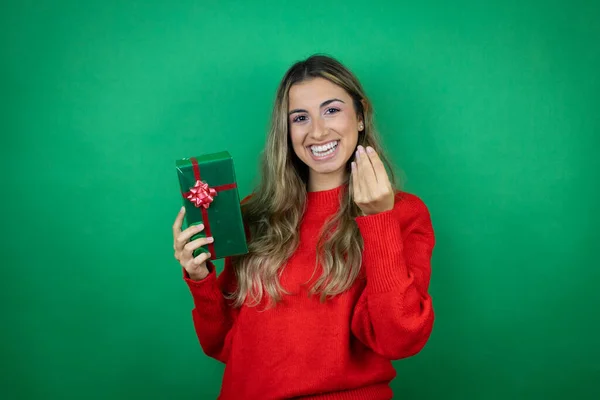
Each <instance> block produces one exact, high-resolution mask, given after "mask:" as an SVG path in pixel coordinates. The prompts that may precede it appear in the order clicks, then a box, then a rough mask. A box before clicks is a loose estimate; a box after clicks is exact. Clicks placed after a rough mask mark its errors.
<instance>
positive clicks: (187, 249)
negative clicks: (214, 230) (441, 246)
mask: <svg viewBox="0 0 600 400" xmlns="http://www.w3.org/2000/svg"><path fill="white" fill-rule="evenodd" d="M184 216H185V208H184V207H181V210H180V211H179V214H177V218H175V223H174V224H173V249H174V250H175V259H176V260H177V261H179V263H180V264H181V266H182V267H183V268H184V269H185V271H186V272H187V273H188V275H189V276H190V279H192V280H195V281H199V280H202V279H204V278H206V277H207V276H208V273H209V271H208V267H207V266H206V261H207V260H208V259H209V258H210V253H207V252H203V253H200V254H199V255H198V257H195V258H194V250H196V249H197V248H199V247H202V246H206V245H207V244H209V243H212V242H213V238H212V237H209V238H205V237H202V238H198V239H196V240H193V241H191V242H190V238H191V237H192V236H194V235H195V234H197V233H198V232H202V231H203V230H204V225H203V224H199V225H192V226H190V227H189V228H187V229H185V230H184V231H182V230H181V226H182V224H183V217H184Z"/></svg>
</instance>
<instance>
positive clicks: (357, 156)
mask: <svg viewBox="0 0 600 400" xmlns="http://www.w3.org/2000/svg"><path fill="white" fill-rule="evenodd" d="M359 157H360V156H359V155H358V151H356V159H357V160H358V159H359Z"/></svg>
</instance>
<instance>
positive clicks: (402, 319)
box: [173, 56, 435, 400]
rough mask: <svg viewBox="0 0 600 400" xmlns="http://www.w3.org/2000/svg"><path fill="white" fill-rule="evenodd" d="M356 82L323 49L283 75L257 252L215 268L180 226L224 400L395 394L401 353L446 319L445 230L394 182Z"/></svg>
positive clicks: (179, 241)
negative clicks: (439, 270) (434, 277)
mask: <svg viewBox="0 0 600 400" xmlns="http://www.w3.org/2000/svg"><path fill="white" fill-rule="evenodd" d="M372 118H373V110H372V107H371V104H370V103H369V100H368V99H367V97H366V95H365V93H364V91H363V89H362V87H361V85H360V83H359V82H358V80H357V79H356V77H355V76H354V75H353V74H352V73H351V72H350V71H349V70H348V69H346V68H345V67H344V66H343V65H341V64H340V63H339V62H338V61H336V60H335V59H332V58H329V57H325V56H312V57H310V58H308V59H306V60H305V61H303V62H298V63H296V64H295V65H293V66H292V67H291V68H290V69H289V71H288V72H287V73H286V74H285V76H284V77H283V79H282V81H281V84H280V86H279V89H278V91H277V96H276V100H275V106H274V110H273V114H272V126H271V129H270V132H269V136H268V139H267V143H266V148H265V150H264V155H263V161H262V181H261V183H260V184H259V185H258V187H257V188H256V189H255V190H254V192H253V194H252V195H250V196H248V197H247V198H246V199H244V200H243V201H242V212H243V215H244V221H245V224H246V226H247V234H248V241H249V243H248V245H249V253H248V254H247V255H244V256H241V257H233V258H230V259H226V260H225V263H224V270H223V272H222V273H221V274H219V276H218V277H217V275H216V273H215V268H214V266H213V265H212V264H211V263H210V261H207V258H208V256H207V255H206V254H201V255H199V256H198V257H196V258H195V259H194V258H193V256H192V252H193V250H194V249H196V248H198V247H201V246H205V245H206V244H208V243H209V241H211V240H212V239H210V238H209V239H197V240H194V241H190V238H191V237H192V235H194V234H196V233H198V232H199V231H201V230H202V229H203V227H202V226H200V227H190V228H187V229H185V230H184V231H182V230H181V226H182V221H183V217H184V215H183V213H184V211H183V210H182V211H181V212H180V213H179V215H178V216H177V218H176V220H175V223H174V225H173V234H174V248H175V258H176V259H177V260H178V261H179V262H180V264H181V266H182V267H183V274H184V280H185V282H186V283H187V285H188V287H189V289H190V291H191V293H192V296H193V300H194V306H195V307H194V309H193V311H192V316H193V322H194V327H195V329H196V333H197V335H198V338H199V341H200V345H201V346H202V348H203V350H204V352H205V353H206V354H207V355H208V356H210V357H213V358H215V359H217V360H219V361H222V362H223V363H225V372H224V376H223V383H222V388H221V395H220V398H221V399H236V400H238V399H244V400H245V399H261V400H266V399H287V398H305V399H390V398H392V391H391V389H390V386H389V383H390V381H391V380H392V379H393V378H394V377H395V376H396V372H395V370H394V368H393V366H392V363H391V360H398V359H401V358H406V357H410V356H412V355H414V354H416V353H418V352H419V351H420V350H421V349H422V348H423V346H424V345H425V343H426V342H427V340H428V338H429V336H430V333H431V330H432V326H433V320H434V313H433V308H432V302H431V298H430V296H429V294H428V287H429V279H430V272H431V265H430V260H431V255H432V251H433V247H434V242H435V239H434V232H433V228H432V224H431V220H430V216H429V212H428V210H427V207H426V206H425V204H424V203H423V202H422V201H421V200H420V199H419V198H418V197H416V196H415V195H412V194H408V193H405V192H401V191H399V190H396V189H395V183H394V176H393V173H392V169H391V168H390V167H389V164H388V163H387V161H386V158H385V156H384V154H383V152H382V149H381V146H380V144H379V141H378V138H377V135H376V131H375V127H374V125H373V119H372Z"/></svg>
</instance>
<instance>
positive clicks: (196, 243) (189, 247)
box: [181, 237, 214, 259]
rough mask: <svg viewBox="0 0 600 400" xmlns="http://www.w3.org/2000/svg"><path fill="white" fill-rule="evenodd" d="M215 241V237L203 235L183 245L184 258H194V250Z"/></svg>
mask: <svg viewBox="0 0 600 400" xmlns="http://www.w3.org/2000/svg"><path fill="white" fill-rule="evenodd" d="M213 242H214V239H213V238H212V237H207V238H206V237H201V238H198V239H196V240H192V241H191V242H189V243H188V244H186V245H185V246H183V250H182V252H181V254H182V256H183V258H184V259H188V258H192V257H193V254H194V250H196V249H198V248H200V247H202V246H206V245H207V244H209V243H213Z"/></svg>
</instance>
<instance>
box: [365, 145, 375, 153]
mask: <svg viewBox="0 0 600 400" xmlns="http://www.w3.org/2000/svg"><path fill="white" fill-rule="evenodd" d="M367 152H369V153H374V152H375V150H374V149H373V148H372V147H371V146H367Z"/></svg>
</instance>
